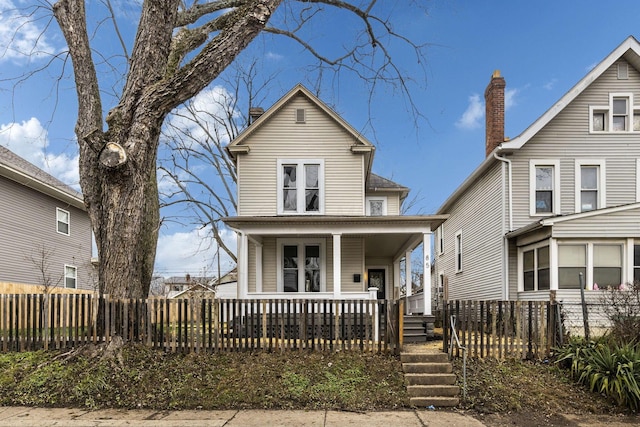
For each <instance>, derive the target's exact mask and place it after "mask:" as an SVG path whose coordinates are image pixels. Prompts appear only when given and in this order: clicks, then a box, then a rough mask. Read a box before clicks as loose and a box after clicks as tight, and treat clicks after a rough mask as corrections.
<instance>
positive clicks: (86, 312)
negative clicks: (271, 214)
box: [0, 295, 399, 352]
mask: <svg viewBox="0 0 640 427" xmlns="http://www.w3.org/2000/svg"><path fill="white" fill-rule="evenodd" d="M398 317H399V308H398V304H395V303H389V302H386V301H382V300H292V299H269V300H221V299H199V298H193V299H146V300H142V299H111V298H109V297H108V296H95V295H0V350H1V351H4V352H6V351H23V350H38V349H63V348H72V347H77V346H80V345H83V344H89V343H92V344H98V343H105V342H110V341H111V340H112V338H113V337H114V336H121V337H122V338H123V339H125V340H126V341H130V342H137V343H144V344H146V345H148V346H150V347H153V348H157V349H161V350H164V351H170V352H200V351H211V352H216V351H245V350H285V349H292V350H298V349H300V350H302V349H309V350H321V351H337V350H360V351H375V352H382V351H396V350H397V349H398V347H399V340H398V336H399V330H398V327H399V326H398V325H399V322H398Z"/></svg>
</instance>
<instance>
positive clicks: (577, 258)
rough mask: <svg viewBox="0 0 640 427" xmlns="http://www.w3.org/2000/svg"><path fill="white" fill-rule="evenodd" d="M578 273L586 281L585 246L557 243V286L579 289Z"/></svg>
mask: <svg viewBox="0 0 640 427" xmlns="http://www.w3.org/2000/svg"><path fill="white" fill-rule="evenodd" d="M580 273H582V277H583V280H585V281H586V274H587V248H586V246H585V245H558V288H559V289H580Z"/></svg>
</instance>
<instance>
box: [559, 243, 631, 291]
mask: <svg viewBox="0 0 640 427" xmlns="http://www.w3.org/2000/svg"><path fill="white" fill-rule="evenodd" d="M623 247H624V245H623V243H621V242H588V243H559V244H558V288H559V289H580V273H582V277H583V284H584V285H585V286H586V287H588V288H591V287H592V286H594V285H596V284H597V285H598V288H600V289H603V288H606V287H608V286H619V285H620V283H622V278H623V274H622V268H623V262H622V260H623V256H622V255H623ZM634 255H635V251H634ZM635 274H636V272H635V269H634V275H635Z"/></svg>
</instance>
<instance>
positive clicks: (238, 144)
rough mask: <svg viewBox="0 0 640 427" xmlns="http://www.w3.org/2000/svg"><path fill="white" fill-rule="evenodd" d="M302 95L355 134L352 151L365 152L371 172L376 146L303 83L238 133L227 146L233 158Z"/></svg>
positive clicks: (242, 151)
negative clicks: (253, 135) (249, 139)
mask: <svg viewBox="0 0 640 427" xmlns="http://www.w3.org/2000/svg"><path fill="white" fill-rule="evenodd" d="M299 95H302V96H304V97H306V98H307V99H308V100H309V101H310V102H311V103H312V104H314V105H316V106H317V107H318V108H319V109H320V110H322V111H324V112H325V113H326V114H327V115H328V116H329V117H330V118H331V119H333V120H334V121H335V122H336V123H337V124H338V125H339V126H341V127H342V128H343V129H344V130H345V131H346V132H347V133H349V134H350V135H351V136H353V139H354V144H353V146H352V147H351V151H352V152H354V153H356V152H359V153H364V154H365V156H366V158H367V162H366V164H367V171H368V172H370V170H371V164H372V163H373V153H374V151H375V147H374V146H373V144H372V143H371V142H370V141H369V140H368V139H367V138H365V137H364V135H362V133H360V132H358V131H357V130H355V129H354V128H353V127H352V126H351V125H350V124H349V123H347V122H346V121H345V120H344V119H343V118H342V117H341V116H340V115H339V114H338V113H336V112H335V111H334V110H333V109H331V108H330V107H329V106H328V105H327V104H325V103H324V102H322V101H321V100H320V99H318V97H317V96H315V95H314V94H313V93H311V91H310V90H309V89H307V88H306V87H305V86H303V85H302V84H300V83H298V84H297V85H296V86H294V87H293V89H291V90H290V91H289V92H287V93H286V94H285V95H284V96H283V97H282V98H280V99H279V100H278V101H277V102H276V103H275V104H273V105H272V106H271V108H269V109H268V110H267V111H265V112H264V114H262V115H261V116H260V117H259V118H258V119H256V121H254V122H253V123H252V124H251V125H249V127H247V128H246V129H245V130H244V131H242V133H241V134H240V135H238V136H237V137H236V138H235V139H234V140H233V141H231V142H230V143H229V145H228V146H227V152H228V153H229V154H230V155H231V157H232V158H234V159H235V158H236V155H237V154H239V153H248V152H249V151H250V148H249V147H248V146H247V145H246V140H247V138H248V137H249V136H250V135H251V134H253V133H254V132H255V131H256V130H257V129H259V128H260V127H262V126H264V124H265V123H267V122H268V121H269V119H270V118H271V117H273V115H274V114H277V113H278V111H280V110H281V109H282V107H284V106H285V105H287V104H288V103H289V102H291V100H292V99H294V98H295V97H296V96H299Z"/></svg>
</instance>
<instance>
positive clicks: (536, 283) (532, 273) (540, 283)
mask: <svg viewBox="0 0 640 427" xmlns="http://www.w3.org/2000/svg"><path fill="white" fill-rule="evenodd" d="M522 272H523V277H522V282H523V289H524V290H525V291H537V290H540V291H541V290H549V288H550V284H551V276H550V270H549V246H542V247H539V248H534V249H531V250H527V251H525V252H523V253H522Z"/></svg>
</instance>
